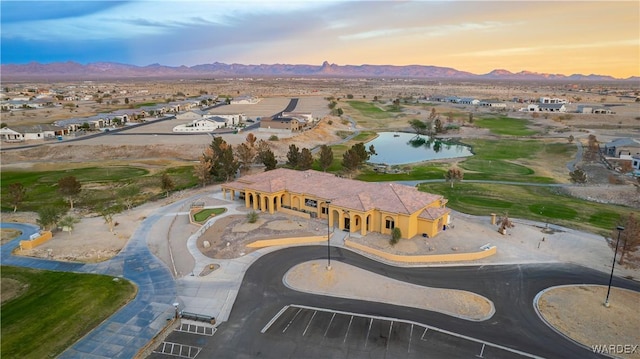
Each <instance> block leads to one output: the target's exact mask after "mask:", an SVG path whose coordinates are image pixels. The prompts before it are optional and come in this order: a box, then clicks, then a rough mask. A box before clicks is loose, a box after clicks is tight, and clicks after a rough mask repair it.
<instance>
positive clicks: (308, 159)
mask: <svg viewBox="0 0 640 359" xmlns="http://www.w3.org/2000/svg"><path fill="white" fill-rule="evenodd" d="M311 166H313V155H312V154H311V151H310V150H309V149H308V148H303V149H302V151H301V152H300V158H298V169H299V170H301V171H305V170H308V169H311Z"/></svg>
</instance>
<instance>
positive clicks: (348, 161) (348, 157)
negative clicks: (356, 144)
mask: <svg viewBox="0 0 640 359" xmlns="http://www.w3.org/2000/svg"><path fill="white" fill-rule="evenodd" d="M342 167H343V168H344V169H345V171H347V172H349V173H351V172H353V171H355V170H356V169H358V167H360V156H358V153H357V152H356V151H355V150H354V149H353V148H350V149H348V150H347V151H346V152H345V153H344V154H343V155H342Z"/></svg>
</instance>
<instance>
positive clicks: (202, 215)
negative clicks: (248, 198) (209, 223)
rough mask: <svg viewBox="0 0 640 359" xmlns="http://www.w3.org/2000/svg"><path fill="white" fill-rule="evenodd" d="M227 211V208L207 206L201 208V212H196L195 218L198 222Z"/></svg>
mask: <svg viewBox="0 0 640 359" xmlns="http://www.w3.org/2000/svg"><path fill="white" fill-rule="evenodd" d="M226 211H227V209H226V208H206V209H203V210H201V211H200V212H196V213H194V214H193V220H194V221H196V222H198V223H201V222H204V221H206V220H207V219H209V217H211V215H214V216H217V215H219V214H223V213H224V212H226Z"/></svg>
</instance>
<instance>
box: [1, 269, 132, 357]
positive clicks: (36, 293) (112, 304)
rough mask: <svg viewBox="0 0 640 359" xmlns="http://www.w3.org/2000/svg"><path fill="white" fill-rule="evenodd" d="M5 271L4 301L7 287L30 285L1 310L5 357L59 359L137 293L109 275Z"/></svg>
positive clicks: (22, 270)
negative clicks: (52, 358) (17, 284)
mask: <svg viewBox="0 0 640 359" xmlns="http://www.w3.org/2000/svg"><path fill="white" fill-rule="evenodd" d="M1 270H2V271H1V272H0V278H1V279H2V284H3V288H2V295H3V297H4V296H5V295H9V293H10V292H12V289H11V288H10V287H9V288H8V287H5V283H19V284H21V285H22V287H23V286H24V285H27V286H28V289H27V290H26V291H24V292H22V293H19V292H18V293H16V294H18V296H17V297H15V298H13V299H10V300H8V301H6V302H4V303H3V304H2V307H1V308H0V309H1V310H2V329H1V333H2V344H1V353H0V356H1V357H3V358H36V359H39V358H49V357H55V356H57V355H58V354H60V353H61V352H62V351H64V350H65V349H66V348H68V347H69V346H70V345H72V344H73V343H75V342H76V341H77V340H78V339H80V338H81V337H82V336H84V335H85V334H87V333H88V332H89V331H90V330H92V329H93V328H95V327H96V326H97V325H98V324H100V323H101V322H102V321H104V320H105V319H106V318H108V317H109V316H110V315H111V314H113V313H114V312H115V311H117V310H118V309H119V308H121V307H122V306H123V305H125V304H126V303H127V302H129V301H130V300H131V299H133V298H134V296H135V293H136V288H135V286H134V285H133V284H132V283H130V282H129V281H126V280H122V279H120V280H118V281H113V278H112V277H108V276H102V275H95V274H77V273H64V272H53V271H41V270H35V269H27V268H17V267H8V266H3V267H2V268H1ZM7 279H10V280H7ZM5 289H6V290H5ZM3 300H4V299H3Z"/></svg>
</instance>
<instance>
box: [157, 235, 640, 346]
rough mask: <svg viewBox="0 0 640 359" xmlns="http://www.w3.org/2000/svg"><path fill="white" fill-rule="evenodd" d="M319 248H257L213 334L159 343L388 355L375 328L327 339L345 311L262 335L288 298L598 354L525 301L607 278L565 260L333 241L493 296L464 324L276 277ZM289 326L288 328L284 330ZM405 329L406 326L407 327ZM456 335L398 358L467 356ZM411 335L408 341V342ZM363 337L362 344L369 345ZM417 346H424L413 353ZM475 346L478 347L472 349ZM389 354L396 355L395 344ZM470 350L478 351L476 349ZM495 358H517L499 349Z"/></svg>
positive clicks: (355, 259) (393, 272) (623, 283)
mask: <svg viewBox="0 0 640 359" xmlns="http://www.w3.org/2000/svg"><path fill="white" fill-rule="evenodd" d="M325 255H326V247H323V246H307V247H294V248H287V249H283V250H279V251H276V252H273V253H271V254H267V255H265V256H263V257H262V258H260V259H259V260H258V261H256V262H255V263H254V264H253V265H252V266H251V267H250V268H249V270H248V271H247V272H246V274H245V277H244V281H243V283H242V287H241V288H240V291H239V294H238V297H237V299H236V302H235V304H234V307H233V310H232V312H231V315H230V318H229V321H228V322H225V323H223V324H221V325H220V326H219V327H218V331H217V332H216V334H215V335H213V336H212V337H206V338H205V337H200V338H196V339H194V338H191V339H188V338H187V337H186V336H185V335H184V334H183V333H174V334H171V335H170V336H169V338H167V341H170V342H179V341H181V340H183V341H184V340H186V341H189V340H191V343H192V345H197V346H198V347H200V348H202V350H201V352H200V353H199V356H200V357H206V358H214V357H222V358H253V357H264V358H297V357H301V355H302V356H304V357H305V358H325V357H332V358H347V357H348V358H371V357H396V356H395V355H392V356H390V355H391V354H390V352H389V346H388V344H386V337H385V336H384V335H383V334H380V335H379V336H368V337H367V338H366V340H365V341H364V342H363V343H364V344H363V345H361V344H357V343H354V341H357V340H358V339H357V338H356V337H357V336H358V335H360V336H361V334H362V333H360V332H359V331H358V330H356V331H354V332H353V333H355V334H352V333H351V332H350V333H349V336H348V340H347V337H346V336H345V339H340V340H330V339H327V338H328V336H327V333H331V332H333V331H334V330H337V329H333V328H334V327H335V326H336V325H338V324H336V323H338V320H342V323H343V324H342V327H344V326H345V325H346V319H344V318H342V317H339V318H342V319H336V323H333V322H330V323H329V324H324V325H325V326H326V329H324V333H325V335H324V336H316V338H317V339H315V340H314V339H308V337H307V336H306V335H305V336H303V335H301V334H298V335H297V336H296V335H295V334H287V332H289V333H302V332H303V328H302V327H300V325H302V324H301V323H309V324H307V328H304V330H305V331H308V330H310V331H314V330H315V331H322V330H323V329H321V328H315V327H314V326H311V325H310V323H312V321H310V320H307V319H305V320H304V321H297V320H294V319H295V318H294V314H292V313H291V312H290V311H286V312H285V313H284V314H283V315H284V316H285V317H286V318H291V320H290V321H288V320H289V319H284V322H283V321H282V319H279V322H278V321H276V323H274V326H275V327H277V328H278V329H276V330H268V331H266V332H265V333H261V330H262V329H263V328H264V327H265V325H266V324H267V323H268V322H269V321H270V320H271V319H272V318H274V316H276V315H277V314H278V312H279V311H280V310H281V309H282V308H283V307H285V306H287V305H291V304H294V305H304V306H310V307H315V308H325V309H332V310H339V311H344V312H351V313H359V314H362V315H365V316H367V315H368V316H379V317H390V318H397V319H401V320H406V321H412V322H416V323H422V324H425V325H428V326H432V327H435V328H439V329H443V330H447V331H450V332H453V333H457V334H459V335H464V336H468V337H471V338H475V339H477V340H480V341H486V342H488V343H492V344H496V345H499V346H504V347H507V348H511V349H514V350H518V351H521V352H525V353H529V354H533V355H536V356H540V357H545V358H600V357H601V356H599V355H596V354H594V353H592V352H591V351H589V350H587V349H585V348H583V347H581V346H578V345H576V344H574V343H573V342H571V341H569V340H567V339H565V338H564V337H562V336H560V335H558V334H557V333H556V332H554V331H553V330H552V329H550V328H549V327H547V326H546V325H545V324H544V323H543V322H542V321H541V320H540V319H539V318H538V316H537V314H536V313H535V310H534V307H533V300H534V297H535V295H536V294H537V293H539V292H540V291H541V290H543V289H545V288H548V287H552V286H556V285H563V284H587V283H588V284H601V285H606V284H607V283H608V276H607V275H606V274H603V273H600V272H597V271H594V270H591V269H588V268H584V267H580V266H576V265H565V264H539V265H505V266H475V267H445V268H398V267H391V266H388V265H385V264H381V263H378V262H375V261H372V260H370V259H367V258H365V257H362V256H360V255H357V254H355V253H352V252H350V251H346V250H343V249H340V248H335V247H333V248H332V259H333V260H340V261H343V262H345V263H348V264H351V265H356V266H358V267H361V268H364V269H367V270H369V271H372V272H375V273H378V274H381V275H385V276H387V277H391V278H394V279H397V280H402V281H406V282H411V283H415V284H419V285H423V286H432V287H444V288H452V289H462V290H469V291H472V292H475V293H478V294H480V295H483V296H485V297H487V298H489V299H490V300H492V301H493V302H494V304H495V308H496V313H495V314H494V316H493V317H492V318H490V319H489V320H487V321H484V322H470V321H466V320H463V319H457V318H453V317H450V316H447V315H444V314H440V313H436V312H430V311H426V310H418V309H413V308H406V307H399V306H394V305H389V304H384V303H373V302H367V301H359V300H349V299H341V298H332V297H326V296H320V295H312V294H307V293H302V292H297V291H293V290H291V289H289V288H287V287H286V286H285V285H284V284H283V283H282V278H283V275H284V274H285V272H286V271H287V270H288V269H289V268H291V267H292V266H294V265H296V264H298V263H301V262H305V261H308V260H314V259H323V258H326V256H325ZM613 285H614V286H617V287H622V288H628V289H633V290H636V291H640V284H638V283H634V282H632V281H628V280H625V279H622V278H615V279H614V283H613ZM304 313H306V314H300V315H303V316H306V317H310V316H311V315H312V314H311V312H309V311H305V312H304ZM320 313H321V314H318V315H319V317H318V318H320V319H315V321H313V323H316V322H317V323H327V320H328V319H327V318H328V315H327V314H326V313H324V312H320ZM313 315H315V313H314V314H313ZM333 319H335V318H332V320H333ZM363 320H364V322H363ZM351 322H359V323H360V324H358V325H357V327H358V328H361V327H362V325H365V326H366V325H367V323H368V326H369V329H370V330H371V327H373V331H374V332H375V333H378V332H380V333H384V332H385V331H386V330H387V328H389V329H388V330H389V333H390V334H391V333H392V328H393V327H391V326H390V325H389V324H388V323H389V322H388V321H386V322H385V321H384V320H376V321H373V320H371V321H370V322H367V319H366V318H365V319H362V318H359V317H355V320H351V321H350V323H351ZM396 323H398V322H396ZM314 325H315V324H314ZM290 326H291V329H289V327H290ZM296 326H298V327H297V328H296ZM354 326H356V324H354ZM280 328H282V329H280ZM309 328H310V329H309ZM395 328H396V329H395V330H396V331H400V332H405V333H406V332H408V330H409V326H407V325H405V324H402V323H400V324H396V327H395ZM410 328H411V329H410V330H412V331H413V330H414V327H413V326H411V327H410ZM358 333H359V334H358ZM394 333H396V332H394ZM356 334H357V335H356ZM376 335H378V334H376ZM395 335H397V334H395ZM390 336H392V335H390ZM311 337H313V335H312V336H311ZM383 337H384V338H385V341H384V342H380V341H379V340H378V339H379V338H383ZM372 338H373V339H372ZM458 340H459V339H458V338H457V337H449V336H446V337H445V336H442V335H440V336H438V335H436V338H435V339H434V341H433V345H432V346H426V347H421V346H417V345H415V344H414V346H413V353H407V355H406V356H404V357H407V358H413V357H427V356H428V357H435V358H456V357H465V358H468V357H470V356H469V354H470V353H471V352H473V351H472V350H471V349H469V348H466V347H465V345H463V344H461V343H456V341H458ZM417 342H418V341H417V340H415V339H414V343H417ZM367 343H369V346H368V348H367ZM391 348H395V346H392V347H391ZM396 349H397V348H396ZM396 349H393V350H396ZM467 349H468V350H467ZM421 350H424V351H425V352H420V351H421ZM474 350H479V347H478V348H476V349H474ZM488 350H491V348H489V349H488ZM395 353H396V354H397V351H396V352H395ZM485 353H486V352H485ZM477 354H479V352H476V355H477ZM154 355H155V356H154ZM154 355H152V356H151V357H158V358H160V357H161V355H162V354H154ZM421 355H423V356H421ZM472 357H473V356H472ZM493 357H520V356H519V355H517V354H513V353H509V352H502V353H500V355H496V356H493Z"/></svg>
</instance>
